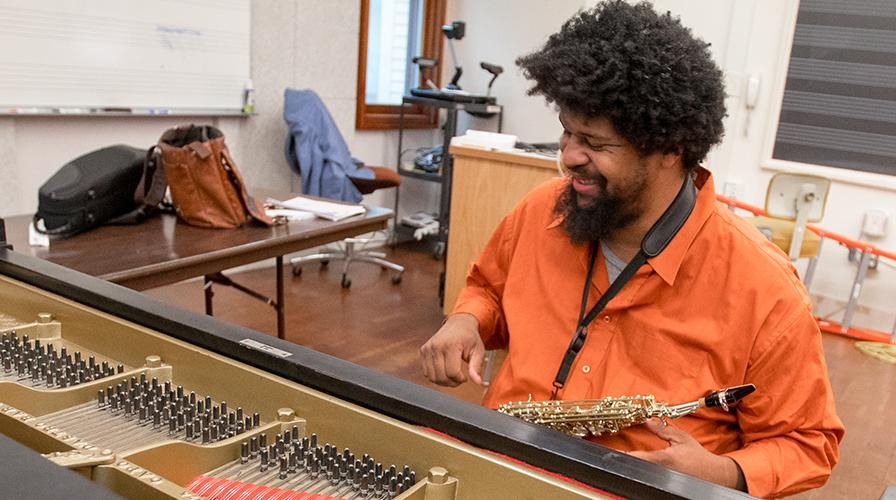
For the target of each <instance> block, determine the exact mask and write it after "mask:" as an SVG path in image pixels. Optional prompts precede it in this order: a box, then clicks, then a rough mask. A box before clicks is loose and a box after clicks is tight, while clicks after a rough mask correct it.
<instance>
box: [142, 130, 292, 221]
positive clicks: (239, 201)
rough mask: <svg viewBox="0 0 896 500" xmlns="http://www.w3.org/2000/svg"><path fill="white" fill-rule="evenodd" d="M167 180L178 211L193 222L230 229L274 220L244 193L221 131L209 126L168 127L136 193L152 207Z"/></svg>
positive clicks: (234, 163)
mask: <svg viewBox="0 0 896 500" xmlns="http://www.w3.org/2000/svg"><path fill="white" fill-rule="evenodd" d="M166 185H167V186H168V187H170V189H171V202H172V204H173V205H174V210H175V211H176V212H177V215H178V216H179V217H180V219H181V220H183V221H184V222H186V223H187V224H190V225H192V226H199V227H210V228H234V227H240V226H242V225H243V224H245V223H246V221H249V220H255V221H258V222H260V223H263V224H266V225H273V223H274V222H273V220H272V219H271V218H270V217H268V216H267V215H265V213H264V209H263V208H262V206H261V205H260V204H259V203H257V202H256V201H255V200H253V199H252V198H251V197H250V196H249V193H248V192H246V186H245V183H244V182H243V177H242V176H241V175H240V172H239V169H237V166H236V162H235V161H233V158H232V157H231V156H230V152H229V151H228V149H227V145H226V144H225V143H224V133H223V132H221V131H220V130H218V129H217V128H215V127H212V126H210V125H192V124H191V125H180V126H177V127H174V128H171V129H168V130H166V131H165V133H163V134H162V136H161V137H160V138H159V142H158V143H157V144H156V145H155V146H153V147H152V148H150V150H149V152H148V153H147V160H146V164H145V168H144V175H143V180H142V181H141V183H140V185H138V186H137V190H136V194H135V198H136V199H137V200H138V201H139V202H142V203H143V204H144V206H147V207H155V206H157V205H158V204H159V203H160V202H161V201H162V198H163V197H164V194H165V187H166Z"/></svg>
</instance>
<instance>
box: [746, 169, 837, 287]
mask: <svg viewBox="0 0 896 500" xmlns="http://www.w3.org/2000/svg"><path fill="white" fill-rule="evenodd" d="M830 188H831V180H830V179H827V178H824V177H820V176H817V175H807V174H795V173H788V172H779V173H777V174H775V175H773V176H772V178H771V180H770V181H769V183H768V191H767V192H766V195H765V213H766V214H765V215H764V216H756V217H750V218H749V219H748V220H749V221H750V222H751V223H752V224H753V225H754V226H755V227H756V228H757V229H759V231H760V232H762V233H763V234H764V235H765V236H766V238H768V239H769V240H771V241H772V242H773V243H774V244H775V245H777V246H778V248H780V249H781V250H783V251H784V252H786V253H787V255H788V256H789V257H790V260H793V261H796V260H797V259H801V258H808V259H809V266H808V268H807V269H806V274H805V276H804V277H803V283H804V284H805V285H806V287H808V286H809V284H810V282H811V281H812V277H813V275H814V273H815V267H816V265H817V264H818V256H819V254H820V253H821V242H822V238H821V236H819V235H817V234H815V233H814V232H812V231H811V230H809V229H808V228H807V227H806V226H807V224H808V223H809V222H818V221H820V220H821V219H822V217H823V216H824V209H825V205H826V203H827V196H828V191H830Z"/></svg>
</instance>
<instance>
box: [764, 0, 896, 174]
mask: <svg viewBox="0 0 896 500" xmlns="http://www.w3.org/2000/svg"><path fill="white" fill-rule="evenodd" d="M772 157H773V158H774V159H778V160H785V161H793V162H799V163H806V164H812V165H822V166H827V167H834V168H841V169H848V170H853V171H862V172H870V173H877V174H885V175H896V2H893V1H892V0H852V1H850V2H842V1H838V0H801V1H800V3H799V13H798V16H797V23H796V31H795V33H794V37H793V47H792V49H791V54H790V65H789V68H788V70H787V81H786V83H785V87H784V98H783V101H782V104H781V114H780V117H779V122H778V129H777V135H776V136H775V143H774V152H773V153H772Z"/></svg>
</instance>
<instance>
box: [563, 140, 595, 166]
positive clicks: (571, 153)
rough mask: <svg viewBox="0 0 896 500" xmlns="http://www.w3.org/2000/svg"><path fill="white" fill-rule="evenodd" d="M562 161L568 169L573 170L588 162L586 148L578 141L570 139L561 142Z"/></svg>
mask: <svg viewBox="0 0 896 500" xmlns="http://www.w3.org/2000/svg"><path fill="white" fill-rule="evenodd" d="M560 161H561V162H563V164H564V165H566V168H567V169H570V170H573V169H576V168H578V167H581V166H584V165H585V164H587V163H588V161H589V159H588V155H587V154H585V150H584V148H583V147H582V146H581V145H580V144H577V141H575V140H570V141H566V142H565V143H563V144H561V149H560Z"/></svg>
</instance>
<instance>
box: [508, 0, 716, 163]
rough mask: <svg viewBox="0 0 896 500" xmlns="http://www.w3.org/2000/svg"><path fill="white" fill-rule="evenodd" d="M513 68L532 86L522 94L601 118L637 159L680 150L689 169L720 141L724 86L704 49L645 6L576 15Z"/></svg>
mask: <svg viewBox="0 0 896 500" xmlns="http://www.w3.org/2000/svg"><path fill="white" fill-rule="evenodd" d="M516 63H517V65H519V66H520V67H521V68H522V70H523V75H524V76H525V77H526V78H528V79H531V80H534V81H535V84H534V86H533V87H532V88H530V89H529V90H528V92H527V94H528V95H536V94H542V95H544V96H545V98H546V99H547V101H548V102H553V103H556V104H557V105H558V106H560V108H562V109H566V110H569V111H570V112H571V113H574V114H577V115H581V116H584V117H586V118H596V117H604V118H607V119H608V120H610V122H611V123H612V124H613V126H614V127H615V128H616V131H617V132H618V133H619V134H620V135H622V136H623V137H624V138H625V139H626V140H628V141H629V142H630V143H631V144H632V145H633V146H634V147H635V148H636V149H638V151H640V152H641V153H642V154H650V153H655V152H661V153H672V152H676V151H681V153H682V160H683V163H684V165H685V167H686V168H688V169H691V168H694V167H696V166H697V164H699V163H700V162H701V161H703V160H704V159H705V158H706V154H707V153H708V152H709V149H710V148H711V147H712V146H714V145H715V144H717V143H718V142H719V141H721V139H722V134H723V125H722V119H723V118H724V117H725V88H724V84H723V81H722V72H721V71H720V70H719V68H718V67H717V66H716V64H715V63H714V62H713V60H712V57H711V56H710V53H709V44H707V43H705V42H703V41H702V40H700V39H698V38H696V37H695V36H694V35H693V34H692V33H691V30H690V29H689V28H686V27H684V26H682V24H681V22H680V21H679V19H678V18H673V17H672V15H671V14H669V13H668V12H667V13H666V14H664V15H659V14H657V13H656V12H654V10H653V8H652V7H651V5H650V4H648V3H647V2H642V3H639V4H637V5H631V4H628V3H626V2H625V1H623V0H612V1H609V2H606V3H602V4H599V5H598V6H596V7H594V8H593V9H590V10H586V11H580V12H579V13H578V14H576V15H575V16H573V17H572V18H571V19H569V20H568V21H566V23H564V24H563V27H562V28H561V29H560V32H558V33H555V34H553V35H551V36H550V38H548V41H547V42H546V43H545V45H544V47H542V48H541V50H539V51H537V52H533V53H531V54H528V55H525V56H522V57H520V58H518V59H517V60H516Z"/></svg>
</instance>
